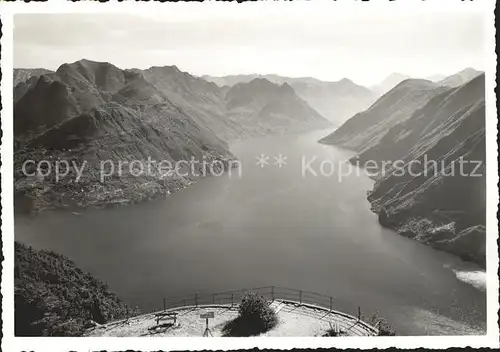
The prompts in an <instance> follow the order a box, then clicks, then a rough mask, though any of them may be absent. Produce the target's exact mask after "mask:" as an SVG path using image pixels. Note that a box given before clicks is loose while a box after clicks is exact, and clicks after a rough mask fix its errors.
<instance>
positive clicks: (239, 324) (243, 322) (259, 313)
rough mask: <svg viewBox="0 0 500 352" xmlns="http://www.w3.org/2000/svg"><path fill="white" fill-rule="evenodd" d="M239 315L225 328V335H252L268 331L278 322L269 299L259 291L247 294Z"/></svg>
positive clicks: (239, 309)
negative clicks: (258, 292) (260, 294)
mask: <svg viewBox="0 0 500 352" xmlns="http://www.w3.org/2000/svg"><path fill="white" fill-rule="evenodd" d="M238 312H239V316H238V317H237V318H236V319H234V320H232V321H230V322H229V323H227V324H226V325H225V326H224V328H223V334H224V335H225V336H252V335H258V334H261V333H263V332H266V331H268V330H270V329H272V328H273V327H275V326H276V324H277V323H278V317H277V316H276V313H275V312H274V310H272V309H271V308H270V307H269V304H268V302H267V300H266V299H265V298H264V297H262V296H259V295H258V294H257V293H248V294H246V295H245V296H244V297H243V298H242V300H241V303H240V306H239V308H238Z"/></svg>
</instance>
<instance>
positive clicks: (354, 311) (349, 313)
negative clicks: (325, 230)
mask: <svg viewBox="0 0 500 352" xmlns="http://www.w3.org/2000/svg"><path fill="white" fill-rule="evenodd" d="M249 292H253V293H257V294H258V295H260V296H262V297H264V298H265V299H266V300H268V301H270V302H273V301H285V302H290V303H293V304H298V305H308V306H315V307H318V308H321V309H323V310H326V311H330V312H335V314H338V315H343V316H344V317H346V318H349V319H352V320H355V321H358V322H362V323H363V325H364V326H365V327H367V328H368V329H373V331H377V328H376V327H375V326H374V325H373V324H372V323H369V322H366V321H365V317H364V316H363V315H362V312H361V307H360V306H358V305H354V304H352V303H350V302H347V301H345V300H342V299H339V298H336V297H333V296H328V295H323V294H320V293H316V292H311V291H305V290H297V289H291V288H287V287H280V286H264V287H256V288H250V289H240V290H233V291H225V292H217V293H211V294H198V293H195V294H193V295H189V296H180V297H179V296H177V297H165V298H163V310H169V309H175V308H181V307H202V306H215V305H225V306H227V305H230V306H235V307H236V306H238V305H239V303H240V302H241V299H242V298H243V297H244V296H245V295H246V294H247V293H249Z"/></svg>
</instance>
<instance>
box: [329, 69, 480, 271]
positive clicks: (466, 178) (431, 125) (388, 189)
mask: <svg viewBox="0 0 500 352" xmlns="http://www.w3.org/2000/svg"><path fill="white" fill-rule="evenodd" d="M396 88H397V87H396ZM389 93H390V92H389ZM389 93H388V94H389ZM388 94H386V96H384V97H382V98H381V99H380V100H379V101H378V102H377V103H376V104H374V105H377V104H379V103H380V102H381V101H382V100H384V99H386V98H387V95H388ZM484 97H485V93H484V74H483V75H480V76H478V77H476V78H475V79H473V80H472V81H469V82H468V83H466V84H464V85H462V86H459V87H457V88H453V89H447V90H444V91H443V90H440V91H438V92H435V94H434V96H433V97H432V98H431V99H429V100H428V101H427V103H426V104H423V105H422V106H420V107H419V108H417V109H413V112H412V113H410V114H409V116H408V115H407V116H406V117H405V118H403V119H400V120H399V121H398V122H397V123H395V124H393V125H392V126H390V128H387V129H386V131H381V130H379V132H380V133H379V134H378V135H375V134H371V135H372V136H374V137H373V138H370V139H368V140H369V142H364V141H365V140H366V139H361V143H359V144H354V147H355V148H357V149H355V150H358V151H361V153H360V154H359V156H358V157H357V159H359V160H360V161H362V162H364V161H367V160H374V161H375V162H380V161H382V160H384V161H390V162H392V165H390V166H388V167H387V168H386V169H385V170H382V169H381V170H380V174H379V176H378V178H377V180H376V183H375V185H374V188H373V191H372V192H371V193H370V194H369V197H368V199H369V201H370V202H371V203H372V209H373V210H374V211H375V212H377V213H378V214H379V221H380V223H381V224H382V225H383V226H386V227H391V228H394V229H395V230H397V231H398V232H399V233H401V234H402V235H405V236H409V237H412V238H415V239H417V240H419V241H422V242H425V243H428V244H430V245H432V246H434V247H436V248H439V249H443V250H446V251H449V252H452V253H455V254H457V255H460V256H461V257H463V258H465V259H467V260H471V261H474V262H476V263H478V264H480V265H483V266H484V265H485V214H486V184H485V167H486V166H485V100H484V99H485V98H484ZM413 107H414V106H413ZM381 113H382V111H381ZM389 114H390V113H389V112H388V115H389ZM379 121H380V120H379ZM383 121H384V120H382V123H383ZM348 122H349V121H348ZM379 123H380V122H379ZM386 125H387V124H386ZM352 126H353V124H352V123H351V129H349V130H347V129H344V131H346V130H347V131H348V132H346V133H349V134H348V135H349V136H356V132H357V131H358V129H359V128H361V125H358V126H356V127H358V129H356V128H353V127H352ZM377 127H378V125H375V126H374V125H370V126H369V127H367V126H365V127H364V128H365V129H369V131H373V130H374V129H375V130H376V129H377ZM360 133H364V135H366V134H367V133H366V132H360ZM368 134H370V133H368ZM334 140H335V141H337V142H339V143H340V145H342V146H345V144H346V143H348V142H346V137H345V136H343V135H342V134H340V132H337V133H336V135H335V139H334ZM349 145H350V146H351V145H352V144H349ZM360 146H361V147H360ZM352 161H354V160H352ZM379 165H380V164H379Z"/></svg>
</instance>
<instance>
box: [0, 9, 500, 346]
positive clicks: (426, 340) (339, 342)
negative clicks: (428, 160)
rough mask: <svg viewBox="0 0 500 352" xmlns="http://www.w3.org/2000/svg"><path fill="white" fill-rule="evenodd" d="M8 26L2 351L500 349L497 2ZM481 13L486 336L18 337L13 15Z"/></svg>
mask: <svg viewBox="0 0 500 352" xmlns="http://www.w3.org/2000/svg"><path fill="white" fill-rule="evenodd" d="M0 6H1V20H2V24H3V26H2V33H3V36H2V39H1V44H2V58H1V60H2V62H1V63H2V73H3V77H4V79H3V80H2V83H1V92H2V106H3V109H2V118H1V126H2V131H3V137H2V147H1V153H2V154H1V155H2V167H1V174H2V227H1V230H2V239H3V255H4V257H5V260H4V261H3V263H2V265H3V267H2V295H3V300H2V308H3V312H2V320H3V326H2V329H3V339H2V344H1V347H2V350H4V351H10V352H16V351H22V350H31V351H37V352H39V351H40V352H41V351H50V352H58V351H70V350H71V351H97V350H108V351H116V350H132V349H133V350H140V351H149V350H186V349H190V350H203V349H217V350H230V349H246V348H253V347H259V348H278V349H291V348H319V347H322V348H326V347H336V348H363V349H366V348H388V347H399V348H418V347H426V348H448V347H466V346H471V347H498V346H499V327H498V315H497V312H498V309H499V305H498V298H499V296H498V277H497V271H498V248H497V243H496V241H497V238H498V221H497V217H496V212H497V205H498V188H497V184H498V165H497V155H498V150H497V143H496V135H497V112H496V97H495V93H494V88H495V75H496V54H495V45H494V43H495V28H494V7H495V0H475V1H468V0H466V1H461V0H437V1H436V0H435V1H432V0H431V1H423V0H395V1H389V0H371V1H369V2H361V1H359V0H357V1H355V0H338V1H336V2H334V1H324V2H322V1H314V2H308V3H304V2H293V3H284V2H257V3H254V2H252V3H244V4H237V3H213V2H210V3H209V2H204V3H157V2H154V3H153V2H152V3H143V2H135V1H131V2H124V3H117V2H108V3H104V4H100V3H95V2H92V1H83V2H79V3H72V2H68V1H64V0H50V1H48V2H47V3H29V4H26V3H23V2H17V3H4V2H2V3H0ZM430 11H432V12H438V11H439V12H449V11H463V12H473V11H474V12H480V13H484V14H485V29H484V33H485V58H486V60H485V61H486V65H485V66H486V69H485V71H486V132H487V139H486V147H487V154H486V160H487V175H486V181H487V218H486V223H487V226H486V228H487V307H488V312H487V326H488V329H487V330H488V331H487V335H484V336H440V337H427V336H426V337H402V336H396V337H363V338H353V337H336V338H334V339H332V338H321V337H318V338H285V337H283V338H268V337H251V338H229V337H225V338H203V337H199V338H197V337H189V338H180V337H169V338H167V339H162V338H141V337H130V338H111V337H102V338H90V337H89V338H86V337H76V338H69V337H68V338H50V337H32V338H26V337H14V311H13V307H14V279H13V275H14V253H13V252H14V246H13V242H14V211H13V179H12V177H13V162H12V161H13V119H12V116H13V106H12V102H13V94H12V92H13V87H12V84H13V82H12V79H11V77H12V70H13V60H12V59H13V50H12V48H13V38H12V35H13V16H14V14H16V13H69V12H72V13H83V12H85V13H101V12H107V13H116V12H119V13H131V14H135V15H137V14H139V15H140V14H144V13H148V14H150V13H156V14H158V15H159V16H175V17H177V18H182V17H183V16H189V18H196V17H200V18H204V17H218V16H221V17H224V16H231V17H235V16H236V17H238V16H243V17H245V16H258V17H261V18H263V20H264V19H265V13H267V12H279V13H280V15H281V16H307V15H314V16H328V17H334V16H341V17H347V16H348V15H349V13H353V12H356V13H357V14H360V13H362V14H364V15H367V16H375V15H376V14H377V13H389V14H397V13H401V12H412V13H416V12H418V13H422V15H425V13H428V12H430Z"/></svg>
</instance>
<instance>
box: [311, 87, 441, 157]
mask: <svg viewBox="0 0 500 352" xmlns="http://www.w3.org/2000/svg"><path fill="white" fill-rule="evenodd" d="M445 90H447V88H444V87H438V86H436V84H434V83H432V82H430V81H426V80H420V79H408V80H405V81H403V82H401V83H400V84H398V85H397V86H396V87H394V88H393V89H391V90H390V91H389V92H387V93H386V94H384V95H383V96H382V97H381V98H380V99H379V100H377V101H376V102H375V103H374V104H373V105H372V106H370V108H369V109H367V110H366V111H363V112H360V113H357V114H356V115H354V116H353V117H352V118H350V119H349V120H347V121H346V122H345V123H344V124H343V125H342V126H340V127H339V128H338V129H337V130H335V131H334V132H333V133H331V134H330V135H328V136H326V137H324V138H323V139H322V140H321V141H320V142H321V143H325V144H334V145H337V146H341V147H343V148H346V149H352V150H355V151H357V152H363V151H365V150H367V149H369V148H371V147H373V146H374V145H376V144H377V143H378V141H379V140H380V139H382V138H383V137H384V135H385V134H386V133H387V131H388V130H389V129H390V128H392V127H393V126H395V125H396V124H398V123H400V122H402V121H404V120H406V119H408V118H409V117H411V115H412V114H413V112H414V111H416V110H418V109H419V108H421V107H423V106H424V105H425V104H426V103H427V102H428V101H429V100H430V99H432V98H433V97H435V96H436V95H439V94H440V93H442V92H444V91H445Z"/></svg>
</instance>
